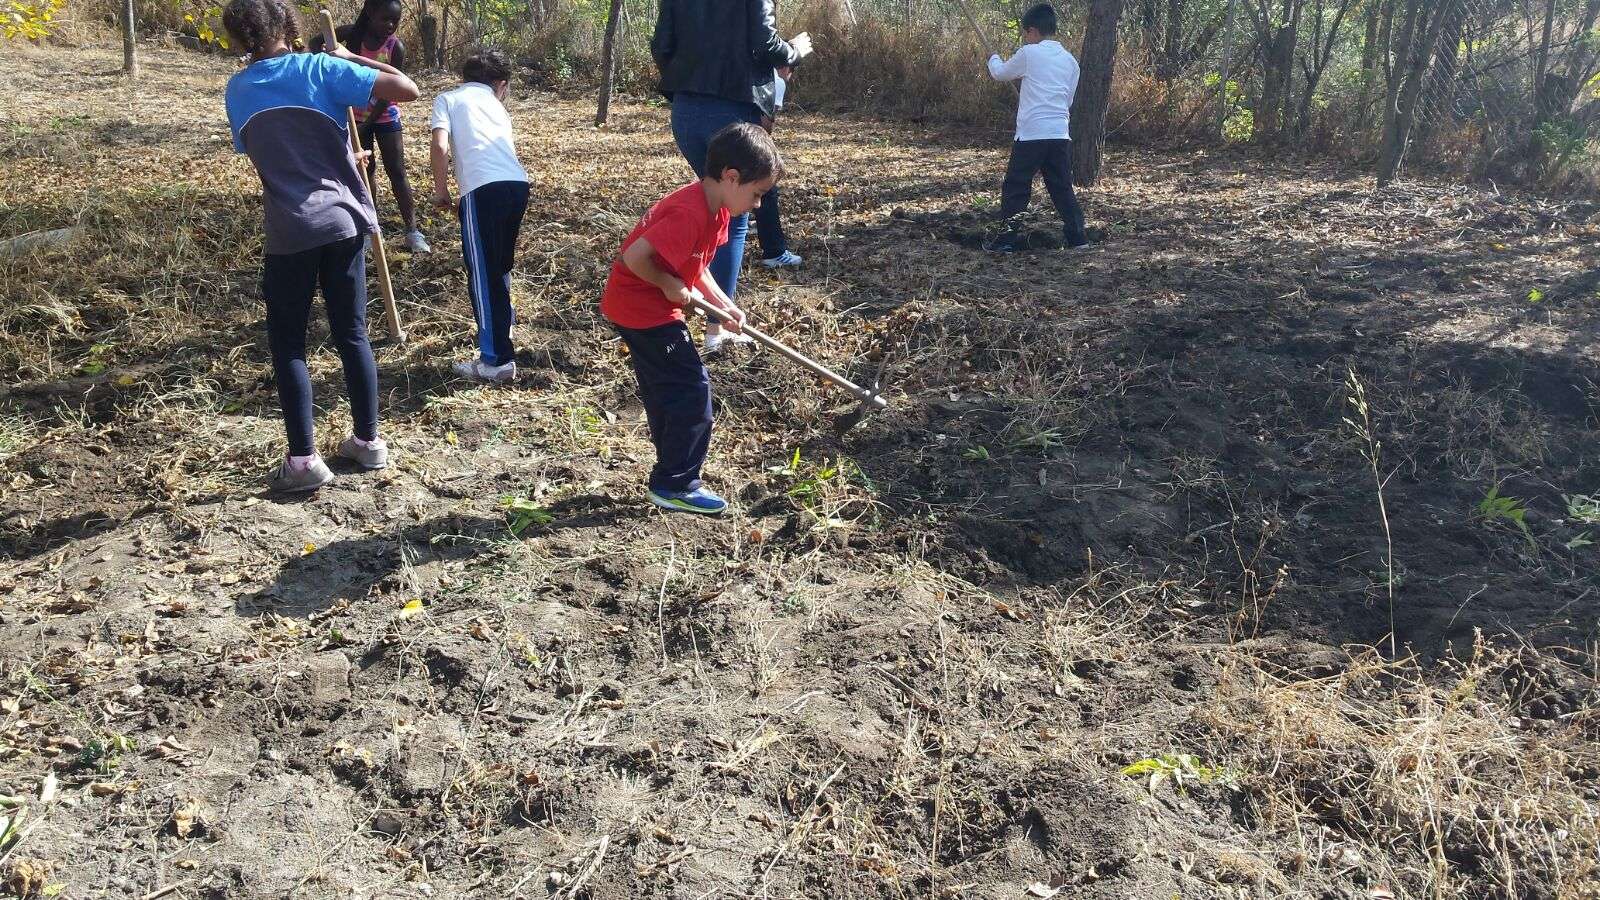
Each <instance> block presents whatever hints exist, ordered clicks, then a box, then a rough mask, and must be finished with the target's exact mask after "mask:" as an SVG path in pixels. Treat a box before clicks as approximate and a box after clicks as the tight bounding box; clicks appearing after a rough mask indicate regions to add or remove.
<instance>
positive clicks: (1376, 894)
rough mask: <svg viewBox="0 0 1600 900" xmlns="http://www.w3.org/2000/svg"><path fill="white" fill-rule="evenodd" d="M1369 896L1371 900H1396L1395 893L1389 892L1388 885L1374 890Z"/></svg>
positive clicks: (1379, 886)
mask: <svg viewBox="0 0 1600 900" xmlns="http://www.w3.org/2000/svg"><path fill="white" fill-rule="evenodd" d="M1367 896H1368V897H1369V898H1370V900H1394V891H1391V890H1389V888H1388V886H1387V885H1382V884H1380V885H1378V886H1377V887H1375V888H1373V889H1372V891H1371V892H1370V893H1369V894H1368V895H1367Z"/></svg>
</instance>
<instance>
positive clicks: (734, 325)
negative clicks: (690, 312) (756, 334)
mask: <svg viewBox="0 0 1600 900" xmlns="http://www.w3.org/2000/svg"><path fill="white" fill-rule="evenodd" d="M683 292H684V294H685V295H686V296H687V298H688V300H687V302H685V303H684V304H683V305H684V306H690V305H692V304H693V303H694V301H696V300H698V301H700V302H701V303H704V304H705V305H706V306H708V307H710V308H712V309H715V310H719V311H720V312H721V313H722V315H717V314H715V313H707V314H706V315H707V317H708V318H712V319H716V320H717V324H718V325H721V326H722V327H723V328H726V329H728V330H729V331H731V332H733V333H734V334H741V333H743V332H744V323H745V314H744V310H742V309H740V308H739V307H737V306H734V305H733V303H732V302H724V301H723V300H720V299H712V298H709V297H707V296H706V295H705V294H702V293H700V292H699V291H697V290H695V289H694V288H691V287H686V288H684V289H683Z"/></svg>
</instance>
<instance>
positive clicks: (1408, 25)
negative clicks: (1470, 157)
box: [1378, 0, 1428, 157]
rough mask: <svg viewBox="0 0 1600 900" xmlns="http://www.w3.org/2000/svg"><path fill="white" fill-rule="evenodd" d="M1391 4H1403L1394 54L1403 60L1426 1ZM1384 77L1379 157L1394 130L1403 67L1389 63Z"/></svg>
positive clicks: (1403, 79)
mask: <svg viewBox="0 0 1600 900" xmlns="http://www.w3.org/2000/svg"><path fill="white" fill-rule="evenodd" d="M1393 2H1394V3H1404V4H1405V19H1404V21H1403V23H1402V24H1401V26H1400V43H1399V45H1398V52H1397V53H1396V57H1397V59H1405V58H1407V56H1408V54H1409V53H1410V52H1411V45H1412V42H1413V41H1414V40H1415V39H1416V37H1417V31H1418V29H1417V16H1418V15H1420V14H1421V12H1422V7H1423V5H1424V4H1425V3H1427V2H1428V0H1393ZM1391 33H1392V32H1391ZM1386 52H1387V51H1386ZM1384 76H1385V77H1384V83H1383V124H1382V125H1381V126H1380V129H1379V133H1378V155H1379V157H1382V156H1383V154H1384V153H1386V152H1388V150H1387V148H1388V141H1389V133H1390V132H1391V131H1393V130H1394V118H1395V111H1396V106H1397V105H1398V104H1399V102H1400V85H1401V84H1402V83H1403V82H1404V81H1405V76H1404V66H1403V65H1400V64H1396V63H1391V64H1390V65H1389V66H1387V67H1386V70H1385V72H1384Z"/></svg>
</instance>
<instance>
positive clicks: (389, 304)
mask: <svg viewBox="0 0 1600 900" xmlns="http://www.w3.org/2000/svg"><path fill="white" fill-rule="evenodd" d="M322 41H323V45H324V46H325V47H326V48H327V49H329V50H334V49H336V48H337V47H338V46H339V39H338V38H337V37H335V36H334V33H333V14H332V13H330V12H328V11H327V10H322ZM345 127H346V128H348V129H349V130H350V152H351V153H354V154H355V156H356V160H357V163H356V168H357V169H359V170H360V171H361V180H362V181H363V182H364V183H365V184H366V186H367V196H368V197H371V198H372V217H373V220H374V224H376V220H377V217H378V193H377V192H376V191H374V190H373V189H372V171H371V170H370V169H369V168H368V167H366V166H363V165H361V164H360V162H359V161H360V159H361V136H360V135H359V134H357V133H356V111H355V110H354V109H349V110H346V111H345ZM373 149H374V152H376V149H377V148H376V147H374V148H373ZM372 262H373V264H374V265H375V266H377V268H378V288H379V289H380V290H381V291H382V292H383V314H384V318H386V319H388V321H389V335H390V336H391V337H393V338H394V340H395V343H398V344H404V343H405V342H406V332H405V329H403V328H401V327H400V308H399V307H397V306H395V303H394V283H393V282H391V281H390V280H389V255H388V254H387V253H385V252H384V249H383V231H382V229H381V228H380V229H379V230H377V231H374V232H372Z"/></svg>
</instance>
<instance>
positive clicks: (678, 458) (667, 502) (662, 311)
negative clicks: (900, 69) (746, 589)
mask: <svg viewBox="0 0 1600 900" xmlns="http://www.w3.org/2000/svg"><path fill="white" fill-rule="evenodd" d="M702 171H703V172H705V177H703V178H701V179H700V180H699V181H696V182H693V183H691V184H688V185H685V186H684V187H681V188H679V189H677V190H676V191H673V192H672V193H671V194H668V195H667V196H666V197H664V198H662V199H661V200H659V201H657V202H656V204H655V205H654V206H652V207H650V211H649V212H647V213H645V214H644V218H642V219H640V220H639V224H637V225H635V226H633V231H631V232H629V233H628V237H627V239H625V240H624V241H623V242H622V252H621V253H620V254H619V255H618V256H617V260H616V262H614V263H613V264H612V266H611V276H610V277H609V278H607V279H606V289H605V293H604V294H603V295H602V296H601V298H600V313H601V315H603V316H605V317H606V319H607V320H608V321H610V322H611V324H612V325H613V326H614V327H615V328H616V329H617V331H618V332H619V333H620V334H621V335H622V340H623V341H624V342H625V343H626V344H627V345H628V351H629V357H630V358H631V359H632V360H633V371H634V374H635V375H637V376H638V379H639V399H640V400H641V401H643V402H644V409H645V417H646V419H647V420H648V421H649V423H650V440H651V442H652V443H654V444H655V446H656V465H655V468H654V469H652V470H651V472H650V492H649V496H650V502H651V503H654V504H655V505H657V506H659V507H661V508H663V509H673V510H680V511H683V512H693V513H703V514H708V515H717V514H719V513H721V512H722V511H723V510H724V509H726V508H727V506H728V504H727V501H725V500H723V499H722V498H721V497H719V496H717V495H716V494H715V493H713V492H711V491H710V490H708V489H707V488H706V487H705V486H704V485H703V484H701V482H700V467H701V465H703V464H704V463H705V459H706V450H707V448H708V447H710V445H711V378H710V376H709V375H708V374H707V372H706V367H705V365H704V364H703V363H702V362H701V361H700V354H699V353H697V352H696V351H695V347H694V341H692V340H690V338H689V329H688V327H687V326H686V325H685V324H684V316H683V308H684V307H686V306H688V305H690V301H691V298H692V297H693V296H694V294H696V293H699V294H701V295H703V296H704V297H705V298H706V300H707V301H708V302H709V303H711V304H712V305H713V306H716V307H719V308H721V309H723V310H726V311H727V312H728V314H729V315H730V316H732V318H733V321H732V322H731V323H728V324H727V325H726V326H725V327H727V328H728V329H729V330H731V331H733V332H734V333H738V332H739V331H740V330H741V328H742V325H743V323H744V313H743V312H741V311H740V310H739V308H738V307H737V306H734V304H733V301H732V300H729V299H728V297H727V295H726V294H724V293H723V292H722V289H721V288H719V287H717V282H716V280H715V279H713V278H712V277H711V275H710V273H708V272H707V271H706V267H707V266H708V265H710V263H711V259H712V257H713V256H715V255H716V252H717V248H718V247H719V246H721V245H722V244H724V243H726V242H727V240H728V220H729V218H731V217H733V216H742V215H744V214H745V213H748V212H750V211H751V210H753V209H755V208H756V207H757V206H759V205H760V204H761V195H762V194H765V193H766V192H767V191H769V190H771V189H772V186H773V185H774V184H776V183H777V181H778V177H779V176H781V175H782V174H783V162H782V160H780V159H779V158H778V150H777V148H776V147H774V146H773V144H772V138H770V137H768V136H767V133H766V132H765V131H762V130H761V129H760V128H759V127H758V126H755V125H750V124H747V123H743V122H740V123H737V124H734V125H729V126H728V127H727V128H724V129H722V130H721V131H719V132H717V133H716V134H715V135H714V136H712V138H711V143H710V145H709V146H708V147H707V149H706V164H705V168H704V169H702Z"/></svg>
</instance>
